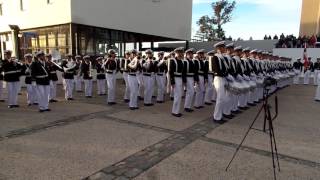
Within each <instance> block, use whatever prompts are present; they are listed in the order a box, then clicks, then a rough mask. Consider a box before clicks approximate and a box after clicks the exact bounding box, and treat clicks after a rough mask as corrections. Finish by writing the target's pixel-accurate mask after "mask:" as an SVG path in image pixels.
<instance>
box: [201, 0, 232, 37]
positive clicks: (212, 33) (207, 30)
mask: <svg viewBox="0 0 320 180" xmlns="http://www.w3.org/2000/svg"><path fill="white" fill-rule="evenodd" d="M235 6H236V2H235V1H232V2H229V1H228V0H218V1H216V2H213V3H211V7H212V10H213V16H212V17H209V16H208V15H206V16H202V17H201V18H200V19H199V20H198V21H197V25H199V31H200V32H201V33H203V34H205V36H206V37H205V38H206V39H208V41H213V40H215V39H225V32H224V30H223V29H222V26H223V25H224V24H226V23H228V22H230V21H231V19H232V12H233V10H234V8H235Z"/></svg>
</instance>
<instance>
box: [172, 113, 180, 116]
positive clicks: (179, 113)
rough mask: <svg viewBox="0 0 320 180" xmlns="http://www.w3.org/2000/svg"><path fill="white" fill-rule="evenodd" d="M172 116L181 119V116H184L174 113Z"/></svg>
mask: <svg viewBox="0 0 320 180" xmlns="http://www.w3.org/2000/svg"><path fill="white" fill-rule="evenodd" d="M172 116H175V117H181V116H182V114H181V113H179V114H174V113H172Z"/></svg>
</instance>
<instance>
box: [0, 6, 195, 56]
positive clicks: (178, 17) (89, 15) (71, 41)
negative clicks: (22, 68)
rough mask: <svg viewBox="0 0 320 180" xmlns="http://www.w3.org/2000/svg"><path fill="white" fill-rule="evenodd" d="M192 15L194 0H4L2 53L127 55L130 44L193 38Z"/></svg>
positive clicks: (0, 29)
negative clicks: (112, 50)
mask: <svg viewBox="0 0 320 180" xmlns="http://www.w3.org/2000/svg"><path fill="white" fill-rule="evenodd" d="M191 19H192V0H0V41H1V45H0V51H1V54H3V51H4V50H13V51H14V52H15V53H17V55H20V56H21V55H23V54H25V53H31V52H34V51H36V50H39V49H40V50H44V51H45V52H52V51H59V52H61V54H62V55H64V54H70V53H72V54H95V55H96V54H103V53H104V52H105V51H106V49H109V48H115V49H117V50H118V51H119V54H120V55H123V53H124V51H125V50H126V48H127V47H128V45H127V44H128V43H131V46H133V47H135V48H138V49H141V48H143V47H142V42H150V44H151V45H150V46H151V48H152V47H153V42H161V41H177V40H182V41H187V40H189V39H190V37H191ZM9 25H14V26H11V27H9Z"/></svg>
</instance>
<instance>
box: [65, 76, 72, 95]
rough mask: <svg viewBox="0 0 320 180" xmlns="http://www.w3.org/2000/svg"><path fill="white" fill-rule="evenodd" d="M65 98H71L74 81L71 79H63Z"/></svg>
mask: <svg viewBox="0 0 320 180" xmlns="http://www.w3.org/2000/svg"><path fill="white" fill-rule="evenodd" d="M64 81H65V98H66V99H68V98H73V96H72V93H73V88H74V80H73V79H65V80H64Z"/></svg>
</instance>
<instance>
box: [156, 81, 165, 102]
mask: <svg viewBox="0 0 320 180" xmlns="http://www.w3.org/2000/svg"><path fill="white" fill-rule="evenodd" d="M156 81H157V88H158V89H157V101H164V93H165V92H166V76H165V75H156Z"/></svg>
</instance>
